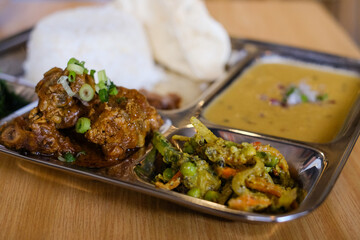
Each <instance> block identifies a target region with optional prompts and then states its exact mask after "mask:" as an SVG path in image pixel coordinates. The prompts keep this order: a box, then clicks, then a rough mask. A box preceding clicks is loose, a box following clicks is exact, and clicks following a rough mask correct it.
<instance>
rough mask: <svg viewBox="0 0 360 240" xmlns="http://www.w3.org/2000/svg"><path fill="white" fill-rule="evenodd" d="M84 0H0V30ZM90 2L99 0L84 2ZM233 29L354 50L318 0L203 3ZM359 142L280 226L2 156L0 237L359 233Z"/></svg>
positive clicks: (244, 34) (317, 235)
mask: <svg viewBox="0 0 360 240" xmlns="http://www.w3.org/2000/svg"><path fill="white" fill-rule="evenodd" d="M78 4H81V5H82V4H88V3H84V2H80V3H72V2H69V1H65V2H59V1H57V2H56V1H55V2H42V1H40V2H30V3H27V2H26V1H17V2H14V3H11V2H5V1H4V0H2V1H1V2H0V9H1V10H0V38H3V37H6V36H9V35H10V34H13V33H16V32H18V31H20V30H22V29H25V28H27V27H29V26H32V25H33V24H34V23H35V22H36V21H37V20H38V19H39V18H40V17H42V16H44V15H45V14H47V13H49V12H53V11H55V10H58V9H61V8H68V7H72V6H74V5H78ZM91 4H96V3H91ZM207 6H208V8H209V11H210V12H211V14H212V15H213V16H214V17H215V18H216V19H217V20H219V21H220V22H221V23H222V24H223V25H224V26H225V28H226V29H227V30H228V31H229V33H230V34H231V35H232V36H236V37H243V38H255V39H259V40H264V41H271V42H276V43H282V44H287V45H292V46H297V47H303V48H309V49H314V50H319V51H324V52H328V53H334V54H339V55H344V56H349V57H353V58H360V51H359V49H358V48H357V47H356V45H355V44H354V43H353V42H352V40H351V39H350V38H349V37H348V36H347V35H346V33H345V32H344V30H343V29H342V28H341V27H340V26H339V24H338V23H337V22H335V20H334V19H333V18H332V17H331V16H330V15H329V14H328V13H327V12H326V11H325V10H324V9H323V8H322V7H321V6H320V5H318V4H317V3H313V2H306V1H305V2H304V1H302V2H296V1H290V2H289V1H288V2H284V1H282V2H270V1H208V2H207ZM359 157H360V144H359V142H358V143H357V144H356V146H355V148H354V150H353V152H352V154H351V156H350V158H349V160H348V162H347V164H346V166H345V167H344V169H343V171H342V173H341V175H340V177H339V179H338V181H337V182H336V184H335V186H334V188H333V190H332V192H331V193H330V195H329V197H328V198H327V199H326V201H325V202H324V203H323V204H322V205H321V206H320V207H319V208H318V209H316V210H315V211H314V212H312V213H310V214H309V215H307V216H305V217H303V218H300V219H298V220H294V221H291V222H286V223H281V224H252V223H243V222H232V221H228V220H224V219H220V218H217V217H213V216H208V215H205V214H201V213H198V212H195V211H192V210H189V209H186V208H183V207H180V206H177V205H174V204H173V203H170V202H167V201H163V200H159V199H157V198H154V197H150V196H147V195H144V194H140V193H137V192H134V191H130V190H126V189H122V188H119V187H115V186H112V185H108V184H104V183H101V182H96V181H92V180H88V179H84V178H80V177H77V176H73V175H70V174H65V173H63V172H59V171H56V170H52V169H48V168H45V167H41V166H37V165H34V164H30V163H27V162H24V161H21V160H16V159H14V158H12V157H9V156H5V155H3V154H1V155H0V226H1V227H0V239H237V238H239V239H240V238H246V239H267V238H271V239H322V238H327V239H345V238H348V239H349V238H351V239H354V238H360V230H359V226H360V203H359V199H360V174H359V172H360V161H359V160H358V158H359Z"/></svg>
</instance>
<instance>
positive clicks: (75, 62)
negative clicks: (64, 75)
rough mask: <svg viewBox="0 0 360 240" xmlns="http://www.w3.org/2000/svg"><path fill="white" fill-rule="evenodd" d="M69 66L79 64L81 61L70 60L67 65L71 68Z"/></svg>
mask: <svg viewBox="0 0 360 240" xmlns="http://www.w3.org/2000/svg"><path fill="white" fill-rule="evenodd" d="M69 64H79V60H77V59H76V58H70V60H69V61H68V63H67V66H69Z"/></svg>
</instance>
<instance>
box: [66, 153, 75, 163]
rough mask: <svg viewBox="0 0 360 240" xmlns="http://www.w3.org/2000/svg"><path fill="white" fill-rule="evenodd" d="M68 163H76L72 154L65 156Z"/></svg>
mask: <svg viewBox="0 0 360 240" xmlns="http://www.w3.org/2000/svg"><path fill="white" fill-rule="evenodd" d="M64 158H65V161H66V162H75V160H76V158H75V157H74V156H73V155H72V154H71V153H66V154H65V155H64Z"/></svg>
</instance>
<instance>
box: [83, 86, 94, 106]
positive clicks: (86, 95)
mask: <svg viewBox="0 0 360 240" xmlns="http://www.w3.org/2000/svg"><path fill="white" fill-rule="evenodd" d="M79 95H80V98H81V100H84V101H86V102H88V101H91V99H93V97H94V95H95V91H94V89H93V88H92V87H91V86H90V85H89V84H87V83H85V84H84V85H82V86H81V88H80V90H79Z"/></svg>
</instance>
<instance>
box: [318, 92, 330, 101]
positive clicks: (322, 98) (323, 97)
mask: <svg viewBox="0 0 360 240" xmlns="http://www.w3.org/2000/svg"><path fill="white" fill-rule="evenodd" d="M328 97H329V96H328V95H327V93H324V94H322V95H318V96H317V97H316V99H317V100H319V101H325V100H326V99H328Z"/></svg>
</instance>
